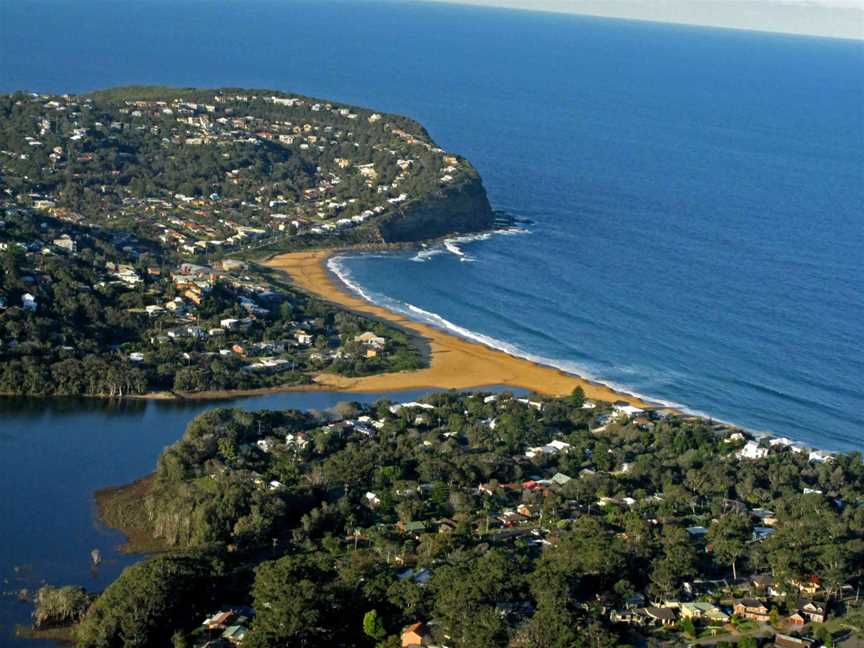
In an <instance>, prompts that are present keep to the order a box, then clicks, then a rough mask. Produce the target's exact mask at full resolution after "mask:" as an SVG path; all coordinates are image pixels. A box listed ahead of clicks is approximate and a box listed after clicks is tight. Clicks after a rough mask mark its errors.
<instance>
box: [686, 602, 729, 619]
mask: <svg viewBox="0 0 864 648" xmlns="http://www.w3.org/2000/svg"><path fill="white" fill-rule="evenodd" d="M681 616H682V617H683V618H685V619H705V620H707V621H709V622H712V623H726V622H727V621H729V615H728V614H726V613H725V612H723V611H722V610H721V609H720V608H718V607H717V606H716V605H712V604H711V603H704V602H702V601H696V602H695V603H682V604H681Z"/></svg>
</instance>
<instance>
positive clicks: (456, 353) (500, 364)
mask: <svg viewBox="0 0 864 648" xmlns="http://www.w3.org/2000/svg"><path fill="white" fill-rule="evenodd" d="M334 254H336V251H333V250H321V251H313V252H294V253H290V254H282V255H278V256H274V257H273V258H271V259H270V260H269V261H268V262H267V264H266V265H268V266H269V267H271V268H275V269H278V270H281V271H283V272H286V273H287V274H288V275H289V276H290V277H291V281H292V283H293V284H294V285H295V286H296V287H297V288H299V289H301V290H304V291H305V292H308V293H311V294H313V295H316V296H318V297H320V298H322V299H325V300H327V301H329V302H332V303H334V304H338V305H340V306H342V307H344V308H347V309H348V310H351V311H354V312H357V313H364V314H366V315H371V316H373V317H376V318H379V319H382V320H386V321H388V322H392V323H394V324H396V325H398V326H400V327H401V328H403V329H405V330H406V331H407V332H409V333H411V334H414V335H417V336H420V337H421V338H422V339H423V340H424V341H425V342H426V344H427V345H428V348H429V353H430V366H429V367H428V368H426V369H420V370H417V371H403V372H398V373H389V374H380V375H375V376H364V377H361V378H346V377H344V376H337V375H333V374H319V375H318V376H316V377H315V382H316V383H317V384H318V385H320V386H322V387H326V388H330V389H334V390H340V391H354V392H377V391H395V390H402V389H424V388H434V389H469V388H475V387H483V386H488V385H508V386H511V387H521V388H524V389H528V390H531V391H535V392H538V393H541V394H547V395H550V396H560V395H563V394H569V393H571V392H572V391H573V390H574V389H575V388H576V387H577V386H581V387H582V389H583V390H585V395H586V396H587V397H588V398H593V399H596V400H605V401H618V400H621V401H627V402H628V403H630V404H632V405H636V406H642V407H644V406H647V405H650V404H649V403H646V402H645V401H643V400H641V399H639V398H637V397H635V396H633V395H631V394H626V393H622V392H618V391H615V390H613V389H611V388H609V387H607V386H606V385H602V384H598V383H595V382H592V381H589V380H586V379H584V378H581V377H580V376H576V375H573V374H569V373H565V372H563V371H560V370H559V369H556V368H554V367H548V366H545V365H540V364H537V363H535V362H531V361H530V360H525V359H524V358H517V357H515V356H511V355H509V354H507V353H504V352H503V351H498V350H497V349H492V348H491V347H487V346H485V345H483V344H479V343H476V342H472V341H469V340H465V339H463V338H460V337H457V336H455V335H450V334H449V333H445V332H444V331H441V330H439V329H437V328H434V327H432V326H429V325H427V324H422V323H420V322H415V321H414V320H411V319H408V318H406V317H403V316H402V315H400V314H398V313H394V312H392V311H389V310H387V309H385V308H382V307H380V306H376V305H375V304H372V303H370V302H367V301H366V300H364V299H362V298H361V297H359V296H356V295H355V294H354V293H352V292H350V291H349V289H348V288H347V287H345V286H343V285H342V283H341V282H339V281H338V279H336V278H335V277H334V276H333V275H332V274H331V273H330V271H329V270H328V269H327V265H326V264H327V259H329V258H330V257H331V256H333V255H334Z"/></svg>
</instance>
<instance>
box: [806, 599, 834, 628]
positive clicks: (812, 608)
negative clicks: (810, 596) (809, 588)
mask: <svg viewBox="0 0 864 648" xmlns="http://www.w3.org/2000/svg"><path fill="white" fill-rule="evenodd" d="M825 611H826V610H825V604H824V603H816V602H815V601H809V602H807V603H806V604H805V605H804V606H803V607H802V608H801V612H802V613H803V615H804V616H806V617H807V620H808V621H810V623H825V618H826V617H827V616H828V615H827V614H826V613H825Z"/></svg>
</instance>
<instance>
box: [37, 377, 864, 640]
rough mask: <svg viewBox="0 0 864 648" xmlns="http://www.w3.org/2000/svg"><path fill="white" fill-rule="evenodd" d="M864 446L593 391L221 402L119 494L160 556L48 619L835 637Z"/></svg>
mask: <svg viewBox="0 0 864 648" xmlns="http://www.w3.org/2000/svg"><path fill="white" fill-rule="evenodd" d="M862 465H864V464H862V462H861V457H860V454H858V453H855V454H848V455H833V456H832V455H828V454H825V453H820V452H809V451H807V450H805V449H803V448H801V447H798V446H795V445H794V444H791V443H790V442H788V441H787V440H783V439H767V438H766V439H762V440H759V439H754V438H752V437H751V436H749V435H747V434H746V433H743V432H742V431H740V430H737V429H735V428H734V427H731V426H726V425H722V424H716V423H713V422H711V421H708V420H706V419H703V418H698V417H691V416H684V415H681V414H679V413H675V412H670V411H666V410H642V409H641V408H636V407H633V406H629V405H622V404H611V403H604V402H599V401H588V400H586V399H585V398H584V396H583V394H582V392H581V390H579V389H577V390H575V391H574V393H573V394H572V395H571V396H569V397H561V398H551V397H537V396H528V397H517V396H513V395H510V394H506V393H498V394H489V393H470V394H464V393H463V394H459V393H439V394H434V395H431V396H429V397H428V398H425V399H423V400H422V401H420V402H405V403H397V402H392V401H386V400H382V401H379V402H377V403H375V404H374V405H371V406H361V405H358V404H352V403H343V404H341V405H339V406H337V407H336V408H334V410H333V411H332V412H329V413H326V414H323V415H322V414H310V413H306V412H299V411H284V412H282V411H270V412H258V413H250V412H243V411H239V410H232V409H217V410H212V411H210V412H207V413H205V414H202V415H201V416H199V417H198V418H197V419H195V420H194V421H193V422H192V423H191V424H190V425H189V427H188V429H187V431H186V434H185V435H184V437H183V439H182V440H180V441H179V442H177V443H176V444H174V445H173V446H171V447H169V448H167V449H166V450H165V451H164V452H163V453H162V456H161V457H160V458H159V461H158V464H157V467H156V471H155V473H154V474H153V475H152V476H150V477H149V478H147V479H146V480H143V481H141V482H138V483H136V484H134V485H132V486H131V487H128V488H121V489H116V490H109V491H105V492H103V493H101V494H100V496H99V500H100V508H101V510H102V511H103V513H104V515H105V518H106V519H107V520H108V522H109V523H110V524H112V525H115V526H118V527H120V528H122V529H124V530H125V531H126V532H127V533H128V534H129V536H130V539H131V540H132V541H133V542H134V543H135V547H133V548H142V547H146V548H157V549H159V550H161V553H160V554H159V555H158V556H157V557H153V558H151V559H149V560H146V561H144V562H142V563H139V564H137V565H135V566H133V567H130V568H128V569H127V570H126V571H124V572H123V574H122V575H121V576H120V578H119V579H118V580H117V581H116V582H115V583H113V584H112V585H110V586H109V587H108V588H107V589H106V590H105V591H104V592H103V593H102V594H101V595H99V597H98V598H96V600H95V602H93V603H92V605H90V598H89V597H88V595H87V593H85V592H82V591H81V590H79V589H75V588H69V589H66V590H64V591H65V592H66V594H65V597H62V596H61V593H60V592H59V591H58V590H56V589H55V588H48V589H47V590H43V591H42V592H40V594H39V596H38V597H37V601H42V600H43V599H44V600H45V601H48V602H50V601H54V600H56V599H58V598H62V599H63V600H68V601H69V604H68V605H60V604H58V603H55V604H54V605H49V604H48V603H45V604H43V605H39V607H38V609H37V618H38V619H41V620H42V621H43V625H44V626H45V627H50V626H51V625H52V623H62V622H64V621H69V620H75V621H79V624H78V626H77V629H76V630H75V636H76V638H77V641H78V645H79V646H82V647H84V648H88V647H93V648H96V647H103V646H121V645H122V646H124V647H127V648H133V647H137V646H141V647H142V648H143V647H144V646H168V645H174V646H227V645H229V644H233V645H241V646H248V647H252V648H259V647H262V648H263V647H276V646H324V645H332V646H378V647H379V648H389V647H391V646H394V647H395V646H415V645H423V646H452V647H454V648H463V647H470V648H475V647H476V648H488V647H492V646H525V647H531V648H559V647H581V646H585V647H589V646H591V647H596V646H602V647H610V648H611V647H612V646H623V645H651V646H661V645H665V646H677V645H685V644H687V643H693V642H695V641H696V640H697V639H698V640H699V643H700V644H702V645H718V644H719V645H721V646H730V645H731V644H735V643H737V645H738V646H740V647H741V648H745V647H751V646H753V647H755V646H757V645H765V644H766V643H768V644H769V645H770V643H772V642H773V644H774V645H776V646H781V647H786V646H789V647H793V646H794V647H804V646H816V645H819V644H820V643H821V644H823V645H826V646H827V645H833V644H832V642H833V641H834V640H835V639H836V640H838V641H839V640H840V639H841V638H843V637H846V638H850V637H852V636H853V635H855V636H859V637H860V635H861V633H862V630H864V614H862V610H861V608H860V607H858V606H857V605H856V599H857V597H856V591H857V589H858V588H859V586H860V584H861V575H862V566H864V507H862V504H864V468H862ZM54 609H56V610H62V611H63V614H60V615H52V610H54ZM793 635H794V636H793ZM849 645H850V646H851V645H854V644H849Z"/></svg>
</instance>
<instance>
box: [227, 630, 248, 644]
mask: <svg viewBox="0 0 864 648" xmlns="http://www.w3.org/2000/svg"><path fill="white" fill-rule="evenodd" d="M248 632H249V630H248V629H247V628H246V626H243V625H233V626H229V627H227V628H225V632H223V633H222V638H223V639H227V640H228V641H230V642H231V643H232V644H234V645H235V646H239V645H240V644H241V643H243V640H244V639H245V638H246V635H247V634H248Z"/></svg>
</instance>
